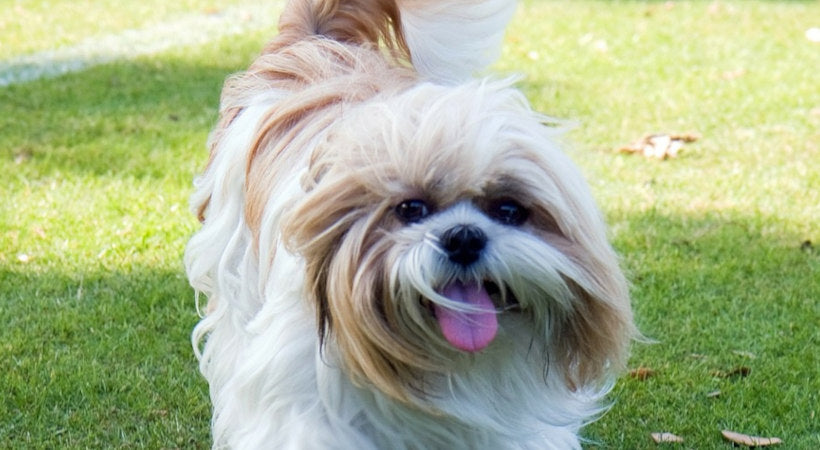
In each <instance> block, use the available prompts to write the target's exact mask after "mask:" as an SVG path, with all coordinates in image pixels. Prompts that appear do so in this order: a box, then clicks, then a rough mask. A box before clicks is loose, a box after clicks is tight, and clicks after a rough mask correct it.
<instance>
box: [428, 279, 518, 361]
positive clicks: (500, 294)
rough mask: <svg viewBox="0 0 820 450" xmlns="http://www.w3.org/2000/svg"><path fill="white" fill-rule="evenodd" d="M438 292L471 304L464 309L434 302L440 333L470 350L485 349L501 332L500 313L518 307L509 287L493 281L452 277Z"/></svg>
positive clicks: (459, 301)
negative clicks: (499, 327)
mask: <svg viewBox="0 0 820 450" xmlns="http://www.w3.org/2000/svg"><path fill="white" fill-rule="evenodd" d="M439 293H440V294H441V295H443V296H444V297H446V298H447V299H449V300H450V301H453V302H456V303H459V304H463V305H465V306H467V307H469V309H470V311H461V310H456V309H452V308H448V307H446V306H443V305H439V304H433V305H432V309H433V316H434V317H435V318H436V321H438V324H439V327H440V328H441V332H442V334H443V335H444V338H445V339H446V340H447V342H449V343H450V345H452V346H453V347H455V348H457V349H459V350H462V351H465V352H470V353H475V352H479V351H481V350H483V349H485V348H486V347H487V346H488V345H490V343H491V342H492V341H493V339H495V336H496V333H497V331H498V314H499V313H500V312H503V311H509V310H512V309H516V308H518V306H519V305H518V301H517V300H516V299H515V296H514V295H513V294H512V292H510V290H509V289H506V288H504V290H503V291H502V287H500V286H499V285H498V284H496V283H494V282H492V281H484V282H480V283H479V282H462V281H460V280H453V281H451V282H449V283H447V284H446V285H444V286H443V287H442V288H441V289H440V290H439Z"/></svg>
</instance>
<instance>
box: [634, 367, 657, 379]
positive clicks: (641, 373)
mask: <svg viewBox="0 0 820 450" xmlns="http://www.w3.org/2000/svg"><path fill="white" fill-rule="evenodd" d="M654 375H655V371H654V370H652V369H650V368H648V367H638V368H637V369H632V370H630V371H629V376H630V377H632V378H634V379H636V380H640V381H646V380H647V379H648V378H649V377H652V376H654Z"/></svg>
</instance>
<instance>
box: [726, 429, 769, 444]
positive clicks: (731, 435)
mask: <svg viewBox="0 0 820 450" xmlns="http://www.w3.org/2000/svg"><path fill="white" fill-rule="evenodd" d="M720 433H721V434H723V438H724V439H726V440H727V441H729V442H733V443H735V444H739V445H745V446H747V447H765V446H768V445H777V444H782V443H783V441H782V440H781V439H780V438H776V437H758V436H749V435H748V434H740V433H736V432H734V431H729V430H723V431H721V432H720Z"/></svg>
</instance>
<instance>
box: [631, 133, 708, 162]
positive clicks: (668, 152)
mask: <svg viewBox="0 0 820 450" xmlns="http://www.w3.org/2000/svg"><path fill="white" fill-rule="evenodd" d="M698 139H700V136H698V135H697V134H694V133H684V134H676V133H661V134H648V135H646V136H644V137H642V138H640V139H638V140H637V141H635V142H633V143H631V144H629V145H625V146H622V147H620V148H619V149H618V151H619V152H621V153H640V154H642V155H643V156H645V157H647V158H654V159H667V158H675V157H677V156H678V152H680V150H681V148H682V147H683V145H684V144H688V143H690V142H694V141H696V140H698Z"/></svg>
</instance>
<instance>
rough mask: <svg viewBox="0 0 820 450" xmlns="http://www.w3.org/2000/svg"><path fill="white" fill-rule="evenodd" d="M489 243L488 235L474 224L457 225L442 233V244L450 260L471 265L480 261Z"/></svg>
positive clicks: (463, 264)
mask: <svg viewBox="0 0 820 450" xmlns="http://www.w3.org/2000/svg"><path fill="white" fill-rule="evenodd" d="M486 244H487V236H486V235H485V234H484V232H483V231H481V228H478V227H475V226H473V225H456V226H454V227H453V228H450V229H449V230H447V231H445V232H444V233H443V234H442V235H441V245H442V247H443V248H444V250H445V251H446V252H447V256H448V257H449V258H450V261H453V262H454V263H457V264H461V265H462V266H469V265H470V264H472V263H474V262H476V261H478V258H479V257H480V256H481V251H482V250H484V246H485V245H486Z"/></svg>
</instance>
